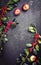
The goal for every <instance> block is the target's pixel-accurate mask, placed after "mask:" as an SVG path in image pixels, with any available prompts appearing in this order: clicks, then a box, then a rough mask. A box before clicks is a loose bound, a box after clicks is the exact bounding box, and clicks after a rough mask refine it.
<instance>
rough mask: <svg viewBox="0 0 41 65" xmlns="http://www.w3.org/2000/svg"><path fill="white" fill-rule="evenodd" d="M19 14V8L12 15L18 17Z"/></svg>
mask: <svg viewBox="0 0 41 65" xmlns="http://www.w3.org/2000/svg"><path fill="white" fill-rule="evenodd" d="M20 13H21V11H20V9H19V8H16V9H15V10H14V15H16V16H17V15H19V14H20Z"/></svg>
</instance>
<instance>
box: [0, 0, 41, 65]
mask: <svg viewBox="0 0 41 65" xmlns="http://www.w3.org/2000/svg"><path fill="white" fill-rule="evenodd" d="M2 1H4V2H2ZM0 2H1V4H0V6H3V5H6V4H5V3H6V2H7V0H1V1H0ZM24 3H28V4H29V5H30V9H29V10H28V11H27V12H23V11H22V10H21V14H20V15H19V16H17V17H16V19H17V22H19V25H17V26H16V28H14V29H13V30H12V29H9V31H8V33H7V34H8V39H9V41H8V42H7V43H5V44H4V52H3V56H2V57H0V65H16V58H17V57H19V54H20V53H22V52H23V49H24V48H25V44H26V43H30V42H32V36H31V35H32V34H30V33H28V31H27V29H28V27H29V25H30V24H35V25H36V28H37V30H38V32H39V33H40V34H41V0H20V2H19V3H18V6H17V7H19V8H20V9H21V7H22V4H24ZM13 11H14V9H13V10H12V11H10V12H8V14H7V16H10V17H9V20H8V21H12V20H13V18H14V17H15V16H14V15H13ZM40 47H41V46H40ZM40 53H41V50H40ZM40 53H39V55H40V57H41V54H40Z"/></svg>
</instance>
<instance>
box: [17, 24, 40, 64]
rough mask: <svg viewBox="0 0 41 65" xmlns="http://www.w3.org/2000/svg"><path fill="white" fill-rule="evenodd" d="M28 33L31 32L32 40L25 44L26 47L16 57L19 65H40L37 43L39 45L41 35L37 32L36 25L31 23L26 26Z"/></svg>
mask: <svg viewBox="0 0 41 65" xmlns="http://www.w3.org/2000/svg"><path fill="white" fill-rule="evenodd" d="M28 31H29V32H30V33H33V38H34V40H33V42H32V43H27V44H26V49H24V52H23V53H20V56H19V58H17V63H18V64H19V65H41V58H40V57H39V55H38V53H39V45H41V35H40V34H39V33H38V32H37V29H36V26H35V25H33V24H31V25H30V26H29V28H28Z"/></svg>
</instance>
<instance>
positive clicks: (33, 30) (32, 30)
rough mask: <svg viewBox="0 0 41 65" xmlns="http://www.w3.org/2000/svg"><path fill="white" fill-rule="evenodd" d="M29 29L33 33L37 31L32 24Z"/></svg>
mask: <svg viewBox="0 0 41 65" xmlns="http://www.w3.org/2000/svg"><path fill="white" fill-rule="evenodd" d="M28 30H29V32H32V33H34V32H36V31H35V29H34V27H32V26H30V27H29V29H28Z"/></svg>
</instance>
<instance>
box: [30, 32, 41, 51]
mask: <svg viewBox="0 0 41 65" xmlns="http://www.w3.org/2000/svg"><path fill="white" fill-rule="evenodd" d="M39 36H40V35H39V34H38V33H37V34H35V36H34V42H33V43H32V48H30V49H29V50H30V52H32V50H33V49H34V47H35V46H36V45H37V44H38V39H39Z"/></svg>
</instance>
